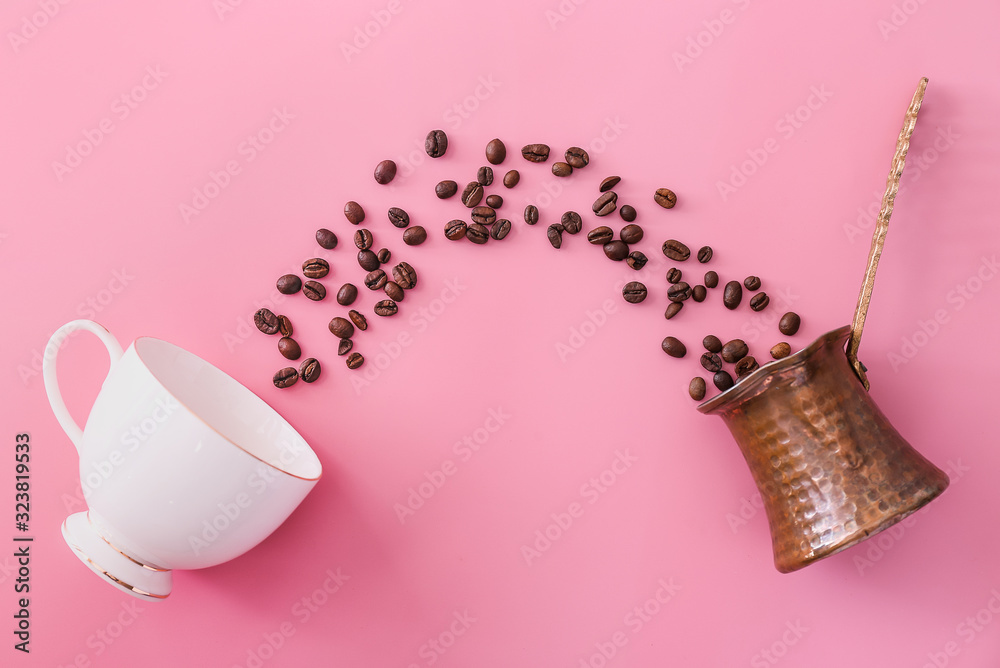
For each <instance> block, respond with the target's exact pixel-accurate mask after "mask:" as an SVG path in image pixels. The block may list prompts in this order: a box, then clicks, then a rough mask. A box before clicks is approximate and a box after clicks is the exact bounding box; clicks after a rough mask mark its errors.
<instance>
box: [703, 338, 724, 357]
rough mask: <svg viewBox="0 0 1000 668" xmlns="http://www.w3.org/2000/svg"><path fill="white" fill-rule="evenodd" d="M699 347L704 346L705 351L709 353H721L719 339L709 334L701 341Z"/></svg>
mask: <svg viewBox="0 0 1000 668" xmlns="http://www.w3.org/2000/svg"><path fill="white" fill-rule="evenodd" d="M701 345H703V346H705V350H707V351H708V352H710V353H721V352H722V341H721V340H720V339H719V337H717V336H715V335H714V334H709V335H708V336H706V337H705V338H704V339H702V340H701Z"/></svg>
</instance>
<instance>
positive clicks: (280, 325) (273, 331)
mask: <svg viewBox="0 0 1000 668" xmlns="http://www.w3.org/2000/svg"><path fill="white" fill-rule="evenodd" d="M424 149H425V150H426V152H427V155H429V156H430V157H431V158H441V157H443V156H444V155H445V154H446V153H447V151H448V136H447V135H446V134H445V133H444V131H442V130H432V131H431V132H429V133H428V134H427V139H426V140H425V142H424ZM485 153H486V161H487V162H488V163H489V164H487V165H483V166H482V167H479V168H478V169H477V171H476V175H475V180H472V181H469V182H468V183H466V184H465V185H464V186H463V185H460V183H459V182H458V181H452V180H445V181H441V182H440V183H438V184H437V185H435V186H434V194H435V195H436V196H437V198H438V199H442V200H446V199H453V198H456V196H457V200H456V203H457V206H456V209H458V210H459V211H461V212H462V214H463V215H461V216H459V217H456V218H455V219H453V220H450V221H448V222H446V223H445V224H444V226H443V231H444V237H445V238H446V239H449V240H451V241H455V242H463V241H466V242H471V243H473V244H485V243H496V242H501V241H503V240H504V239H505V238H506V237H507V235H508V234H509V233H510V231H511V228H512V226H513V225H514V223H512V222H511V221H510V220H509V219H508V218H503V217H501V215H502V214H501V213H500V212H501V211H502V209H503V206H504V201H503V195H502V194H501V193H503V192H504V191H505V189H508V190H509V189H512V188H516V187H517V185H518V183H520V182H521V173H520V172H519V171H518V170H517V169H516V168H511V169H507V168H506V167H500V166H501V165H504V163H507V166H508V167H515V166H514V165H511V164H510V163H509V162H508V159H507V147H506V146H505V145H504V143H503V142H502V141H501V140H500V139H493V140H492V141H490V142H489V143H488V144H486V151H485ZM550 154H551V150H550V148H549V146H548V145H546V144H528V145H527V146H524V147H523V148H522V149H521V158H522V160H523V161H524V162H526V163H528V164H527V165H524V167H527V168H529V169H537V168H535V167H532V165H537V164H540V163H546V162H548V161H549V157H550ZM515 161H516V159H515V160H512V161H511V162H515ZM589 163H590V156H589V155H588V153H587V151H585V150H584V149H582V148H579V147H576V146H573V147H570V148H568V149H566V151H565V153H564V155H563V160H553V161H552V167H551V171H552V174H553V175H555V176H557V177H561V178H571V177H572V175H573V173H574V172H575V171H578V170H581V169H585V168H586V167H587V166H588V165H589ZM494 168H497V172H496V173H495V172H494ZM591 169H593V168H592V167H591ZM500 172H503V175H502V176H500V174H499V173H500ZM395 176H396V163H395V162H393V161H392V160H383V161H382V162H380V163H378V165H376V166H375V172H374V177H375V181H376V182H377V183H379V184H382V185H386V184H388V183H390V182H391V181H392V180H393V179H394V178H395ZM620 182H621V177H619V176H608V177H607V178H605V179H604V180H602V181H601V183H600V186H599V188H598V190H599V192H598V193H597V196H596V199H595V200H594V203H593V205H592V206H591V211H592V213H593V215H594V216H596V217H598V218H600V219H602V220H601V221H600V222H608V223H611V219H610V218H609V217H610V216H612V214H614V213H615V212H617V214H618V216H620V217H621V219H622V221H623V223H624V225H623V226H622V227H621V229H619V230H618V233H617V234H616V233H615V230H614V227H616V226H617V225H611V224H608V225H598V226H596V227H594V228H593V229H591V230H590V231H588V232H587V241H588V242H590V243H591V244H594V245H597V246H601V247H602V249H603V250H604V254H605V255H606V256H607V257H608V259H610V260H613V261H616V262H625V263H626V264H627V265H628V266H629V267H631V268H632V269H635V270H637V271H638V270H640V269H642V268H643V267H644V266H645V265H646V263H647V261H648V258H647V257H646V255H645V254H643V253H642V252H641V251H638V250H632V246H633V245H635V244H638V243H639V242H640V241H641V240H642V239H643V236H644V234H645V233H644V231H643V229H642V227H640V226H639V225H637V224H636V223H635V220H636V218H637V217H638V212H637V211H636V209H635V207H634V206H632V205H631V204H623V203H619V201H618V194H617V193H616V192H615V187H616V186H617V185H618V184H619V183H620ZM653 202H655V203H656V204H657V205H658V206H659V207H662V209H672V208H674V206H675V205H676V204H677V195H675V194H674V192H673V191H672V190H670V189H669V188H659V189H657V190H656V192H654V193H653ZM344 216H346V217H347V220H348V221H349V222H350V223H351V224H353V225H357V226H359V227H358V230H357V231H356V232H355V233H354V245H355V246H356V247H357V249H358V254H357V263H358V266H359V272H358V276H359V280H358V282H359V283H361V284H362V285H364V287H365V288H367V289H368V290H373V291H379V290H380V291H382V292H383V293H384V294H385V299H382V300H380V301H378V303H376V304H375V306H374V309H373V312H374V314H375V315H376V316H379V317H380V318H387V317H391V316H394V315H396V313H397V312H398V311H399V308H400V307H399V302H401V301H403V299H404V298H405V296H406V292H407V291H408V290H410V289H411V288H413V287H414V286H415V285H416V284H417V272H416V270H415V269H414V268H413V266H412V265H410V264H409V263H408V262H398V263H396V264H395V265H392V266H391V268H390V265H391V264H392V257H391V253H390V252H389V250H388V249H386V248H382V249H380V250H377V251H376V250H375V235H374V234H373V232H372V231H371V230H370V229H368V228H367V227H362V225H363V224H364V223H365V221H366V220H368V221H370V218H369V216H368V213H367V212H366V211H365V209H364V207H362V206H361V204H359V203H358V202H355V201H350V202H347V204H346V205H345V206H344ZM386 216H387V218H388V221H389V223H390V224H391V225H392V226H393V227H395V228H397V229H401V230H402V239H403V243H404V244H405V245H406V246H408V247H413V246H419V245H421V244H422V243H424V241H426V240H427V236H428V232H427V230H426V229H425V228H424V227H423V226H420V225H410V216H409V214H408V213H407V212H406V211H405V210H404V209H401V208H399V207H390V208H388V209H387V211H386ZM522 217H523V220H524V224H526V225H537V224H538V223H539V222H541V214H540V213H539V210H538V207H536V206H535V205H531V204H529V205H528V206H527V207H526V208H525V209H524V214H523V216H522ZM369 224H370V222H369ZM543 224H544V223H543ZM583 228H584V219H583V216H581V215H580V214H579V213H577V212H576V211H566V212H565V213H563V214H562V215H561V217H560V219H559V221H558V222H552V223H550V224H549V225H548V227H547V229H546V237H547V239H548V242H549V243H550V244H551V245H552V247H553V248H554V249H561V248H562V245H563V239H564V236H565V235H571V236H572V235H577V234H579V233H580V232H582V231H583ZM316 243H317V244H318V245H319V246H320V247H321V248H323V249H325V250H333V249H334V248H336V247H337V243H338V239H337V235H336V234H334V233H333V232H331V231H330V230H328V229H320V230H317V231H316ZM661 250H662V252H663V255H664V256H665V257H666V258H667V259H668V260H670V261H671V262H672V263H674V264H676V265H677V266H673V267H670V269H669V270H668V271H667V273H666V280H665V286H666V296H667V301H668V306H667V309H666V312H665V313H664V317H665V318H666V319H667V320H670V319H672V318H675V317H677V316H678V314H680V313H681V312H682V311H683V310H684V308H685V304H688V302H692V301H693V302H704V301H705V300H706V299H708V298H709V293H710V291H718V290H719V289H720V285H722V287H721V291H722V303H723V305H724V306H725V308H727V309H730V310H736V309H739V308H741V307H744V306H745V307H746V308H749V309H751V310H753V311H758V312H759V311H763V310H764V309H766V308H767V307H768V305H769V304H770V298H769V297H768V295H767V293H766V292H765V291H764V290H763V289H762V287H763V283H762V281H761V279H760V278H759V277H757V276H747V277H745V278H743V280H730V281H727V282H725V283H724V284H723V282H722V279H720V277H719V275H718V273H716V272H715V271H713V270H711V269H708V270H707V271H705V272H704V273H703V274H702V268H701V266H702V265H709V264H710V263H711V260H712V257H713V254H714V252H713V250H712V248H711V247H710V246H702V247H701V248H699V249H698V250H697V251H696V252H694V253H693V254H692V251H691V249H690V247H689V246H688V245H687V244H685V243H683V242H682V241H679V240H677V239H667V240H666V241H664V242H663V245H662V248H661ZM329 273H330V264H329V262H328V261H327V260H325V259H323V258H318V257H316V258H308V259H306V260H305V261H303V263H302V275H301V276H298V275H296V274H286V275H284V276H281V277H279V278H278V279H277V284H276V285H277V289H278V292H280V293H282V294H284V295H294V294H297V293H299V292H301V293H302V294H303V295H304V296H305V298H306V299H308V300H312V301H314V302H322V301H323V300H325V299H326V298H327V287H326V285H324V284H323V283H322V282H320V280H319V279H323V278H324V277H326V276H327V275H328V274H329ZM699 279H700V282H699ZM336 290H337V291H336V295H335V297H334V299H335V300H336V302H337V304H338V305H340V306H342V307H350V306H351V305H352V304H354V302H355V300H356V299H357V297H358V287H357V286H356V285H355V284H354V283H350V282H346V283H343V284H342V285H340V286H339V287H337V289H336ZM647 294H648V288H647V287H646V285H645V284H643V283H641V282H639V281H630V282H628V283H627V284H626V285H625V286H624V288H623V289H622V297H623V299H624V300H625V301H626V302H628V303H630V304H638V303H640V302H642V301H644V300H645V299H646V296H647ZM254 324H255V325H256V326H257V329H259V330H260V331H261V332H263V333H264V334H269V335H280V336H279V338H278V352H279V353H280V354H281V355H282V356H283V357H284V358H286V359H288V360H293V361H295V360H298V359H300V358H301V357H302V350H301V348H300V346H299V344H298V343H297V342H296V341H295V339H294V338H292V335H293V329H292V323H291V320H290V319H289V318H288V317H287V316H285V315H276V314H274V313H273V312H272V311H271V310H269V309H267V308H262V309H260V310H258V311H257V312H256V313H255V314H254ZM799 324H800V320H799V316H798V315H796V314H795V313H791V312H789V313H785V314H784V315H783V316H781V318H780V319H779V320H778V327H777V329H778V332H779V333H780V334H781V335H782V336H793V335H795V333H796V332H797V331H798V329H799ZM329 329H330V334H331V335H333V336H334V337H336V339H337V340H338V344H337V354H338V355H340V356H342V357H345V362H346V366H347V368H348V369H358V368H360V367H361V366H362V365H363V364H364V363H365V358H364V356H363V355H362V354H361V353H360V352H358V351H356V350H354V339H355V336H356V335H357V333H358V332H364V331H365V330H367V329H368V320H367V318H366V316H365V315H364V314H363V313H361V312H360V311H358V310H356V309H350V310H349V311H348V312H347V317H344V316H342V315H338V316H335V317H334V318H333V319H332V320H330V323H329ZM661 345H662V348H663V352H664V353H666V354H667V355H669V356H670V357H675V358H683V357H685V356H686V355H687V352H688V351H687V346H686V345H685V344H684V343H683V342H682V341H680V340H679V339H677V338H676V337H674V336H667V337H666V338H664V339H663V342H662V344H661ZM702 346H703V348H704V350H705V352H704V353H702V354H701V358H700V362H701V367H702V370H703V371H704V372H705V373H706V374H707V375H708V377H709V378H710V379H711V382H712V384H713V385H714V386H715V387H716V388H717V389H718V390H720V391H723V392H724V391H725V390H728V389H729V388H731V387H733V385H734V384H736V383H738V382H740V381H741V380H742V379H743V378H745V377H746V376H748V375H749V374H751V373H753V372H754V371H755V370H757V369H758V368H759V366H760V365H759V363H758V361H757V359H756V358H754V356H753V355H750V354H749V353H750V349H749V346H748V345H747V344H746V342H745V341H743V340H741V339H733V340H731V341H725V342H724V341H722V340H721V339H719V338H718V337H716V336H714V335H712V334H709V335H707V336H705V338H704V339H703V340H702ZM791 350H792V348H791V346H790V345H789V344H788V343H787V342H786V341H779V342H777V343H775V345H774V346H772V347H771V349H770V351H769V354H770V356H771V357H772V358H773V359H781V358H783V357H787V356H788V355H789V354H790V353H791ZM320 373H321V365H320V362H319V361H318V360H317V359H316V358H314V357H309V358H307V359H305V360H304V361H303V362H302V363H301V364H300V365H299V367H298V368H295V367H293V366H289V367H285V368H282V369H280V370H279V371H278V372H277V373H275V374H274V378H273V380H274V385H275V386H276V387H279V388H287V387H291V386H293V385H295V384H296V383H297V382H298V381H299V380H302V382H304V383H312V382H314V381H315V380H317V379H318V378H319V377H320ZM707 391H708V383H707V382H706V379H705V377H704V376H703V375H701V372H699V375H696V376H694V378H692V379H691V382H690V383H689V385H688V393H689V394H690V395H691V398H692V399H694V400H696V401H701V400H703V399H704V398H705V395H706V393H707Z"/></svg>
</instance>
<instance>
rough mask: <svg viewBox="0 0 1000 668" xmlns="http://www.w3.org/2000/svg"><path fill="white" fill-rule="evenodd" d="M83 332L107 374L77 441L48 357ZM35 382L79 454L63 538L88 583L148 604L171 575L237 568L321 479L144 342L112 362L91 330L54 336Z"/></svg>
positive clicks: (302, 453) (286, 431) (259, 409)
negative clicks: (93, 576)
mask: <svg viewBox="0 0 1000 668" xmlns="http://www.w3.org/2000/svg"><path fill="white" fill-rule="evenodd" d="M76 330H84V331H88V332H91V333H92V334H94V335H96V336H97V337H98V338H99V339H100V340H101V341H102V342H103V343H104V345H105V346H106V347H107V349H108V354H109V355H110V357H111V369H110V370H109V372H108V376H107V378H105V380H104V385H103V386H102V387H101V391H100V393H99V394H98V396H97V400H96V401H95V402H94V406H93V408H92V409H91V411H90V417H89V418H88V419H87V424H86V428H85V429H82V430H81V429H80V427H79V426H78V425H77V424H76V422H74V421H73V418H72V417H71V416H70V414H69V412H68V411H67V410H66V404H65V403H64V402H63V399H62V395H61V394H60V392H59V384H58V382H57V380H56V357H57V355H58V352H59V348H60V347H61V345H62V343H63V342H64V341H65V339H66V337H67V336H68V335H69V334H70V333H72V332H74V331H76ZM42 376H43V378H44V379H45V391H46V393H47V395H48V399H49V403H50V404H51V406H52V411H53V412H54V413H55V416H56V418H57V419H58V420H59V424H60V425H61V426H62V428H63V429H64V430H65V432H66V434H67V435H68V436H69V438H70V440H71V441H72V442H73V444H74V445H75V446H76V448H77V450H78V451H79V453H80V479H81V484H82V488H83V491H84V497H85V498H86V500H87V505H88V506H89V510H88V511H87V512H81V513H76V514H74V515H71V516H70V517H68V518H67V519H66V521H65V522H64V523H63V526H62V534H63V538H65V539H66V542H67V543H68V544H69V546H70V547H71V548H72V549H73V552H74V553H75V554H76V555H77V556H78V557H79V558H80V559H81V560H82V561H83V562H84V563H85V564H86V565H87V566H89V567H90V569H91V570H92V571H94V572H95V573H97V574H98V575H99V576H101V577H102V578H104V579H105V580H106V581H107V582H109V583H110V584H112V585H114V586H115V587H117V588H119V589H121V590H122V591H125V592H128V593H130V594H132V595H134V596H138V597H140V598H143V599H147V600H150V599H152V600H155V599H163V598H166V597H167V596H168V595H169V594H170V589H171V570H172V569H175V568H180V569H193V568H205V567H207V566H214V565H215V564H220V563H222V562H224V561H228V560H230V559H232V558H234V557H237V556H239V555H241V554H243V553H244V552H246V551H247V550H249V549H250V548H252V547H253V546H255V545H257V543H259V542H260V541H262V540H263V539H264V538H266V537H267V536H268V535H269V534H270V533H271V532H272V531H274V530H275V529H276V528H278V526H279V525H280V524H281V523H282V522H284V521H285V519H286V518H287V517H288V516H289V514H291V512H292V511H293V510H294V509H295V507H296V506H298V505H299V503H300V502H301V501H302V499H303V498H305V496H306V494H308V493H309V491H310V490H311V489H312V488H313V486H315V484H316V482H317V481H318V480H319V478H320V475H321V474H322V465H321V464H320V461H319V458H317V457H316V454H315V453H314V452H313V451H312V449H311V448H310V447H309V445H308V444H307V443H306V442H305V440H304V439H303V438H302V437H301V436H300V435H299V434H298V433H297V432H296V431H295V429H293V428H292V426H291V425H289V424H288V422H286V421H285V420H284V419H283V418H282V417H281V416H280V415H278V414H277V413H276V412H275V411H274V409H272V408H271V407H270V406H268V405H267V404H266V403H264V401H263V400H262V399H261V398H260V397H258V396H257V395H255V394H254V393H253V392H251V391H250V390H248V389H247V388H245V387H244V386H243V385H241V384H240V383H238V382H237V381H235V380H233V379H232V378H231V377H229V376H228V375H226V374H225V373H223V372H222V371H220V370H219V369H217V368H215V367H214V366H212V365H211V364H209V363H208V362H206V361H204V360H203V359H201V358H200V357H197V356H196V355H193V354H191V353H189V352H187V351H185V350H183V349H182V348H178V347H177V346H175V345H173V344H170V343H167V342H166V341H161V340H159V339H153V338H149V337H140V338H138V339H136V340H135V341H133V342H132V345H130V346H129V347H128V349H127V350H126V351H125V352H124V353H123V352H122V348H121V346H120V345H119V344H118V341H116V340H115V338H114V337H113V336H112V335H111V333H110V332H108V330H107V329H105V328H104V327H102V326H101V325H99V324H97V323H96V322H93V321H90V320H74V321H73V322H70V323H67V324H65V325H63V326H62V327H61V328H59V329H58V330H57V331H56V332H55V334H53V335H52V338H51V339H50V340H49V343H48V346H47V347H46V351H45V356H44V358H43V367H42Z"/></svg>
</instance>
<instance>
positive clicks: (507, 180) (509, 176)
mask: <svg viewBox="0 0 1000 668" xmlns="http://www.w3.org/2000/svg"><path fill="white" fill-rule="evenodd" d="M520 180H521V172H519V171H517V170H516V169H512V170H510V171H509V172H507V173H506V174H504V175H503V184H504V186H505V187H507V188H513V187H514V186H516V185H517V184H518V182H519V181H520Z"/></svg>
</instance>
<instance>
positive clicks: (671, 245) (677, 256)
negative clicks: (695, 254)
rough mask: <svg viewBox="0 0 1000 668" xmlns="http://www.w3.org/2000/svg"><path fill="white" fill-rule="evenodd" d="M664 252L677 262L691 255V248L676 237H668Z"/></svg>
mask: <svg viewBox="0 0 1000 668" xmlns="http://www.w3.org/2000/svg"><path fill="white" fill-rule="evenodd" d="M663 254H664V255H666V256H667V257H668V258H670V259H671V260H674V261H676V262H684V261H685V260H687V259H688V258H689V257H691V249H690V248H688V247H687V246H685V245H684V244H682V243H681V242H679V241H677V240H676V239H667V240H666V241H664V242H663Z"/></svg>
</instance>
